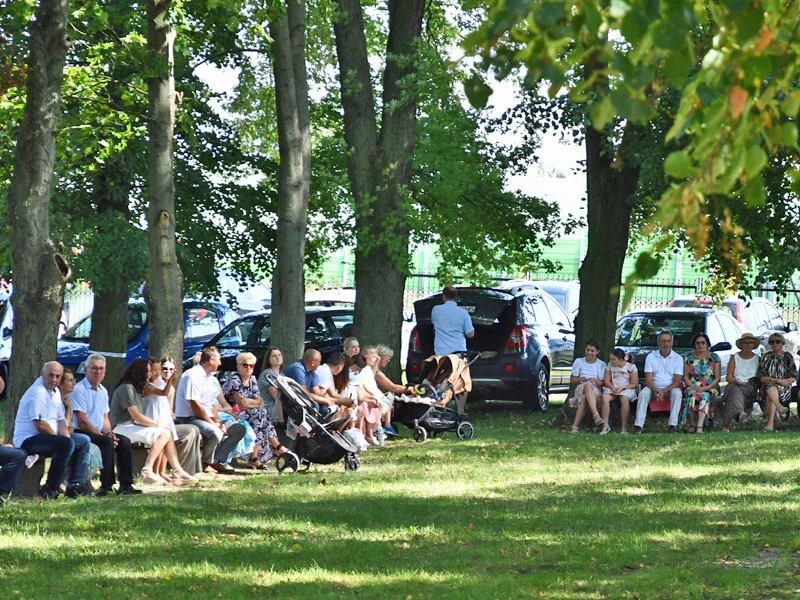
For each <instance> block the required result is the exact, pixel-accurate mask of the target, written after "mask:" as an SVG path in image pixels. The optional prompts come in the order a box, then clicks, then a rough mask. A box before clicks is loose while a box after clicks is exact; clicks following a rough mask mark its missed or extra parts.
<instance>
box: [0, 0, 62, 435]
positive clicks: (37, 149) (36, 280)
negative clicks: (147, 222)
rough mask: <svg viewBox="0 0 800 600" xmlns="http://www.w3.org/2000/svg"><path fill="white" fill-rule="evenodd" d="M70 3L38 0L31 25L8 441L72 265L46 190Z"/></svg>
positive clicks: (19, 165) (51, 354)
mask: <svg viewBox="0 0 800 600" xmlns="http://www.w3.org/2000/svg"><path fill="white" fill-rule="evenodd" d="M68 9H69V2H68V0H41V2H40V3H39V7H38V9H37V11H36V19H35V21H34V22H33V23H32V26H31V34H30V57H29V64H28V76H27V83H26V91H27V97H26V101H25V113H24V116H23V119H22V126H21V127H20V133H19V139H18V141H17V147H16V155H15V157H14V174H13V176H12V178H11V187H10V189H9V193H8V216H9V225H10V229H11V257H12V261H13V265H14V352H13V354H12V356H11V365H10V380H9V391H8V394H7V401H8V403H7V415H8V416H7V420H6V439H8V440H10V439H11V438H12V437H13V434H14V418H15V417H16V414H17V407H18V406H19V399H20V397H21V396H22V394H23V393H24V392H25V390H26V389H27V388H28V387H29V386H30V385H31V383H33V381H34V380H35V379H36V378H37V377H38V376H39V374H40V373H41V370H42V365H43V364H44V363H45V362H46V361H48V360H53V359H54V358H55V356H56V339H57V336H58V323H59V320H60V317H61V309H62V306H63V304H64V290H65V287H66V283H67V280H68V279H69V276H70V269H69V266H68V265H67V262H66V260H65V259H64V257H63V256H61V255H60V254H58V253H57V252H56V251H55V247H54V245H53V242H52V241H51V239H50V189H51V186H52V182H53V169H54V165H55V157H56V126H57V125H58V117H59V113H60V107H61V84H62V82H63V79H64V63H65V60H66V56H67V50H68V49H69V47H70V45H71V43H72V41H71V39H70V36H69V34H68V32H67V24H68Z"/></svg>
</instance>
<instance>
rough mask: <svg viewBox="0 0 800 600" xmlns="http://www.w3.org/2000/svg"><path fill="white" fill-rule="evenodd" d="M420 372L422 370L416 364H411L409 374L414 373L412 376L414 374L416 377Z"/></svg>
mask: <svg viewBox="0 0 800 600" xmlns="http://www.w3.org/2000/svg"><path fill="white" fill-rule="evenodd" d="M421 370H422V368H421V367H420V366H419V365H418V364H417V363H413V364H412V365H411V372H412V373H414V374H416V375H419V372H420V371H421Z"/></svg>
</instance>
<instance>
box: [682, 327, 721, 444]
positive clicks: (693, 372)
mask: <svg viewBox="0 0 800 600" xmlns="http://www.w3.org/2000/svg"><path fill="white" fill-rule="evenodd" d="M690 343H691V346H692V348H694V352H692V353H691V354H687V355H686V358H685V359H684V367H683V385H684V392H683V402H684V409H683V418H682V419H681V420H683V421H685V420H686V418H687V417H688V419H689V426H690V428H691V429H693V430H694V432H695V433H703V424H704V423H705V421H706V419H708V421H709V423H710V422H712V421H713V420H714V412H715V411H716V408H717V400H718V399H719V380H720V379H721V372H722V367H721V361H720V359H719V355H718V354H717V353H716V352H711V350H710V348H711V340H710V339H709V338H708V336H707V335H706V334H705V333H695V334H694V335H693V336H692V341H691V342H690Z"/></svg>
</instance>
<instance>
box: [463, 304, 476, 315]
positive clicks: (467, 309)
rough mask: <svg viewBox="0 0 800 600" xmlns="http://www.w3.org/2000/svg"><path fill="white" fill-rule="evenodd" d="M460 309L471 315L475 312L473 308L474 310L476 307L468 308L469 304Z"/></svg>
mask: <svg viewBox="0 0 800 600" xmlns="http://www.w3.org/2000/svg"><path fill="white" fill-rule="evenodd" d="M461 308H463V309H464V310H465V311H467V312H468V313H469V314H473V313H474V312H475V308H476V307H475V306H470V305H469V304H465V305H464V306H462V307H461Z"/></svg>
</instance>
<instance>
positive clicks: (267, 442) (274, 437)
mask: <svg viewBox="0 0 800 600" xmlns="http://www.w3.org/2000/svg"><path fill="white" fill-rule="evenodd" d="M255 366H256V357H255V356H254V355H253V354H251V353H250V352H240V353H239V354H238V355H237V356H236V373H234V374H233V375H231V376H230V377H228V380H227V381H226V382H225V384H224V385H223V386H222V393H223V394H224V395H225V400H227V402H228V404H230V405H231V406H238V407H239V415H240V417H241V418H243V419H244V420H246V421H247V422H248V423H250V426H251V427H252V428H253V431H255V434H256V449H257V454H255V452H256V451H254V455H251V456H250V461H249V464H250V466H251V467H253V468H254V469H263V468H264V467H265V465H266V463H267V461H269V460H270V459H271V458H272V457H273V456H274V455H276V454H283V453H284V452H288V450H287V449H286V448H284V447H283V446H281V443H280V442H279V441H278V432H277V431H275V425H273V424H272V419H270V418H269V413H268V412H267V408H266V406H265V405H264V400H263V399H262V398H261V395H260V394H259V391H258V382H257V381H256V378H255V377H254V376H253V369H255Z"/></svg>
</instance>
